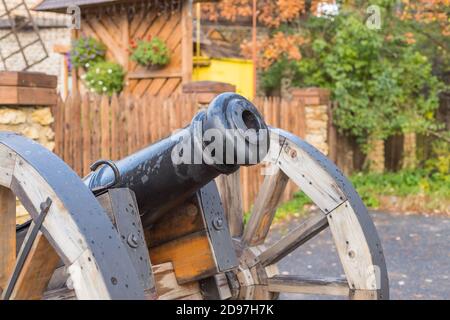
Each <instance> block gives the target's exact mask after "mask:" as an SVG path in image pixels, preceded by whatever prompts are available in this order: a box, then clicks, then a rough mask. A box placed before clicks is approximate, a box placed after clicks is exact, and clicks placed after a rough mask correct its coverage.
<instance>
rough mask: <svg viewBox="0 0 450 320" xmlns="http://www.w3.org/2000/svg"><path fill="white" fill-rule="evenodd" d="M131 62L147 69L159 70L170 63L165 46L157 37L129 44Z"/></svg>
mask: <svg viewBox="0 0 450 320" xmlns="http://www.w3.org/2000/svg"><path fill="white" fill-rule="evenodd" d="M131 47H132V50H133V51H132V54H131V60H133V61H136V62H137V63H138V64H140V65H142V66H145V67H149V68H152V69H153V68H161V67H163V66H165V65H167V64H168V63H169V62H170V53H169V49H168V48H167V45H166V44H165V43H164V41H162V40H161V39H160V38H158V37H150V38H149V39H148V40H138V42H137V43H136V42H135V41H132V42H131Z"/></svg>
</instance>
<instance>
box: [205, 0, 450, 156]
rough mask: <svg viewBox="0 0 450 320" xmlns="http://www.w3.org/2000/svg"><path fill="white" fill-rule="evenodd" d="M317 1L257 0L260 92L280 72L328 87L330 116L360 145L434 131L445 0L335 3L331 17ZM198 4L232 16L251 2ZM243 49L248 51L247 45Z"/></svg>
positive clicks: (444, 50) (275, 83) (442, 68)
mask: <svg viewBox="0 0 450 320" xmlns="http://www.w3.org/2000/svg"><path fill="white" fill-rule="evenodd" d="M321 2H323V1H303V0H299V1H296V0H263V1H258V4H259V7H258V8H259V10H258V21H259V22H260V23H261V24H263V25H264V26H266V28H268V30H269V32H268V36H267V37H262V38H261V39H259V41H258V48H257V52H258V53H259V59H258V65H259V68H260V70H261V71H262V77H261V81H260V83H261V85H262V86H263V88H264V89H265V90H266V92H271V91H274V90H276V89H277V88H279V87H280V85H281V80H282V79H283V78H286V77H290V78H291V80H292V82H293V84H296V85H299V86H305V85H310V86H320V87H325V88H329V89H330V90H331V91H332V95H333V99H334V100H335V101H337V102H338V104H339V107H338V108H337V109H336V112H335V114H334V119H335V122H336V123H337V125H338V127H339V128H340V129H341V130H342V131H345V132H348V133H350V134H351V135H353V136H355V137H356V138H357V140H358V141H359V142H360V144H361V145H362V146H363V147H364V149H365V150H367V147H368V138H371V139H384V138H386V137H388V136H390V135H393V134H396V133H402V132H403V133H406V132H416V133H417V132H419V133H428V132H432V131H434V132H435V131H436V129H437V128H438V127H439V125H438V124H437V123H436V121H435V117H434V115H435V111H436V109H437V107H438V95H439V92H441V91H442V90H444V84H443V83H442V81H440V79H439V78H438V77H437V76H439V77H440V78H441V79H444V78H445V75H446V74H448V68H447V66H448V65H450V63H448V61H449V59H448V44H447V43H448V25H449V24H448V15H449V12H450V1H448V0H420V1H405V0H403V1H397V0H373V1H364V0H353V1H340V2H339V11H338V13H337V14H336V15H324V14H322V16H319V14H318V12H317V9H318V7H319V4H320V3H321ZM331 2H334V1H331ZM430 3H432V4H433V5H434V6H433V5H430ZM369 5H378V6H379V8H380V14H381V21H382V26H381V28H380V29H373V28H368V27H367V23H366V22H367V8H368V6H369ZM205 10H206V12H209V14H211V17H212V18H213V19H218V17H219V16H221V17H224V18H226V19H230V20H234V19H237V18H239V16H249V15H251V1H249V0H223V1H221V2H220V3H218V4H214V5H209V6H208V7H207V9H205ZM446 22H447V23H446ZM250 45H251V44H250ZM243 52H244V53H247V54H249V53H251V48H250V46H249V43H244V44H243ZM436 75H437V76H436Z"/></svg>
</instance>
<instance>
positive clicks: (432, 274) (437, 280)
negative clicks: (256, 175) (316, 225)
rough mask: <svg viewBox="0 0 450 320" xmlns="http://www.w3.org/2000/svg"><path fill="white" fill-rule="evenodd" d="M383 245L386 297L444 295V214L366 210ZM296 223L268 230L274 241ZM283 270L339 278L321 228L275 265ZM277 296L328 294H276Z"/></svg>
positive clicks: (449, 276)
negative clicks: (387, 295) (436, 215)
mask: <svg viewBox="0 0 450 320" xmlns="http://www.w3.org/2000/svg"><path fill="white" fill-rule="evenodd" d="M371 215H372V218H373V220H374V222H375V225H376V227H377V230H378V233H379V235H380V238H381V243H382V246H383V249H384V254H385V258H386V261H387V268H388V273H389V282H390V294H391V299H450V218H448V217H433V216H431V217H428V216H425V215H409V216H405V215H392V214H386V213H371ZM296 225H297V224H296V223H295V222H290V223H288V224H286V225H281V226H278V227H277V228H276V231H275V232H273V234H271V235H270V241H275V240H276V239H278V238H279V237H280V236H282V235H283V234H285V233H286V232H288V230H289V229H292V228H293V227H295V226H296ZM279 267H280V271H281V272H282V273H284V274H301V275H307V276H314V275H315V276H322V277H343V276H344V274H343V273H344V272H343V270H342V267H341V265H340V263H339V259H338V255H337V253H336V249H335V247H334V244H333V242H332V239H331V234H330V231H329V229H328V228H327V229H326V230H325V231H323V232H322V233H321V234H319V235H318V236H317V237H316V238H314V239H312V240H310V241H309V242H307V243H306V244H305V245H303V246H302V247H300V248H298V249H297V250H296V251H294V252H293V253H291V254H290V255H289V256H288V257H287V258H285V259H284V260H282V261H281V262H280V264H279ZM280 298H281V299H311V298H313V299H324V298H326V299H329V297H323V296H306V295H297V294H282V295H281V297H280Z"/></svg>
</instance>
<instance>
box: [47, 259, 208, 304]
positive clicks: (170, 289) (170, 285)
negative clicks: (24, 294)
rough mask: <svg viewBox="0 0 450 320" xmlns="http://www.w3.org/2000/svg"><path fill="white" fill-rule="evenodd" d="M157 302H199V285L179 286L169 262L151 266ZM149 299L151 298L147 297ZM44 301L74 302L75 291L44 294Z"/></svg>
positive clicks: (67, 289) (64, 289)
mask: <svg viewBox="0 0 450 320" xmlns="http://www.w3.org/2000/svg"><path fill="white" fill-rule="evenodd" d="M152 270H153V275H154V277H155V286H156V293H157V299H158V300H201V299H202V298H203V297H202V295H201V291H200V286H199V283H198V282H196V281H194V282H189V283H185V284H179V283H178V281H177V278H176V276H175V272H174V269H173V265H172V263H171V262H166V263H161V264H156V265H153V266H152ZM148 298H151V297H148ZM43 299H44V300H75V299H76V296H75V291H74V290H73V289H69V288H63V289H56V290H52V291H48V292H46V293H45V294H44V297H43Z"/></svg>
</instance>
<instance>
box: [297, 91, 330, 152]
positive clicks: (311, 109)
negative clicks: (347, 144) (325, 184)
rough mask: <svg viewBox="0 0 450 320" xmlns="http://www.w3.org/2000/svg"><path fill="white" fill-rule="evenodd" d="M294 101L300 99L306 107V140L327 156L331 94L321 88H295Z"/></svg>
mask: <svg viewBox="0 0 450 320" xmlns="http://www.w3.org/2000/svg"><path fill="white" fill-rule="evenodd" d="M291 95H292V99H299V100H301V103H302V104H303V105H304V106H305V140H306V141H307V142H308V143H310V144H312V145H313V146H314V147H316V148H317V149H319V150H320V151H321V152H322V153H324V154H325V155H328V153H329V150H330V148H329V145H328V120H329V119H328V108H329V103H330V92H329V91H328V90H326V89H321V88H304V89H299V88H294V89H292V90H291Z"/></svg>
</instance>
